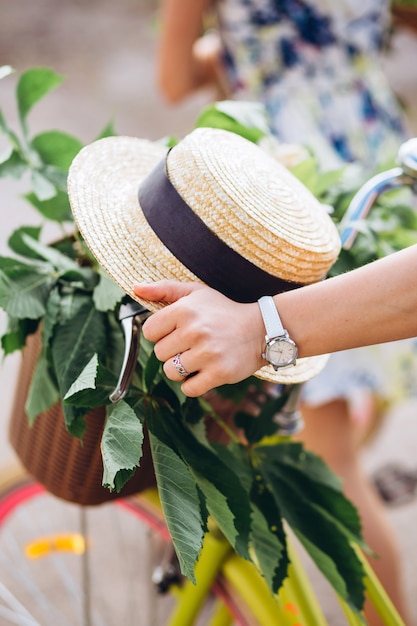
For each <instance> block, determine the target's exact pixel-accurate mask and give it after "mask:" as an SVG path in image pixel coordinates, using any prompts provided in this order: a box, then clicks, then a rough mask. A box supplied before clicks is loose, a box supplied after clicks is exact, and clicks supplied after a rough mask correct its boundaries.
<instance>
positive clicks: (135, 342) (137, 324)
mask: <svg viewBox="0 0 417 626" xmlns="http://www.w3.org/2000/svg"><path fill="white" fill-rule="evenodd" d="M150 315H151V311H149V310H148V309H146V308H145V307H144V306H143V305H142V304H139V302H135V301H134V300H131V301H130V302H127V303H126V304H122V305H121V307H120V311H119V322H120V324H121V326H122V329H123V334H124V339H125V350H124V355H123V363H122V367H121V370H120V374H119V380H118V381H117V385H116V387H115V389H114V391H112V393H111V394H110V396H109V399H110V401H111V402H113V403H115V402H119V400H121V399H122V398H124V397H125V395H126V393H127V391H128V389H129V386H130V383H131V382H132V377H133V374H134V371H135V368H136V363H137V360H138V355H139V348H140V330H141V328H142V324H143V323H144V321H145V320H147V319H148V317H149V316H150Z"/></svg>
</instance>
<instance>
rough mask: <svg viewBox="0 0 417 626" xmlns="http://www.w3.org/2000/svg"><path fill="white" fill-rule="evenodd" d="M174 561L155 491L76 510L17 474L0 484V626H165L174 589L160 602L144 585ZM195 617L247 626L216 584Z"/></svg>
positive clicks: (203, 622) (198, 625)
mask: <svg viewBox="0 0 417 626" xmlns="http://www.w3.org/2000/svg"><path fill="white" fill-rule="evenodd" d="M172 554H173V551H172V544H171V540H170V536H169V533H168V530H167V528H166V525H165V523H164V520H163V516H162V513H161V511H160V508H159V507H158V504H157V497H156V496H155V492H150V493H149V494H147V493H146V492H145V493H144V494H141V495H140V496H136V497H131V498H126V499H121V500H115V501H112V502H109V503H107V504H103V505H100V506H96V507H80V506H78V505H75V504H72V503H67V502H65V501H63V500H60V499H58V498H56V497H55V496H53V495H51V494H49V493H48V492H46V491H45V489H44V488H43V487H42V486H41V485H40V484H39V483H37V482H36V481H35V480H34V479H32V478H31V477H29V476H27V475H22V474H21V473H19V474H18V475H17V476H12V477H11V478H9V479H8V480H7V481H6V482H5V481H4V480H3V481H2V484H0V624H2V625H3V624H4V625H5V626H6V624H17V625H18V626H57V625H58V626H75V625H76V626H120V625H121V624H123V626H166V625H167V624H170V623H171V615H172V613H173V612H175V607H176V606H177V605H178V599H177V598H176V597H175V596H176V595H177V594H176V591H177V590H178V587H177V585H176V584H175V583H174V584H172V586H171V585H168V586H169V587H170V588H169V591H171V592H173V593H167V594H164V595H160V594H158V592H157V590H156V588H155V585H154V583H153V582H152V580H151V579H152V572H153V571H154V569H155V565H156V564H160V563H161V562H165V563H166V562H167V560H169V559H170V557H171V555H172ZM171 582H172V581H171ZM187 582H188V581H186V582H185V584H187ZM180 596H181V592H180ZM216 596H218V598H219V599H220V600H221V603H220V604H219V602H218V600H217V598H216ZM180 602H181V600H180ZM225 606H230V607H231V611H232V612H233V614H234V616H235V617H234V618H232V617H231V613H230V611H229V609H228V610H225ZM197 613H198V615H196V617H195V620H194V621H193V622H192V624H193V625H194V624H195V626H208V625H213V626H214V625H216V626H217V625H219V626H229V625H232V624H236V625H238V626H253V622H252V621H249V619H246V616H245V615H244V614H242V604H241V602H240V601H239V599H238V598H237V599H236V598H235V597H233V595H232V594H229V593H228V592H227V591H225V590H224V589H223V587H222V586H221V585H217V584H215V585H213V587H212V588H210V590H209V592H208V593H207V595H206V597H205V602H204V606H201V607H200V608H199V609H198V611H197ZM181 626H191V622H190V624H185V623H183V624H182V625H181Z"/></svg>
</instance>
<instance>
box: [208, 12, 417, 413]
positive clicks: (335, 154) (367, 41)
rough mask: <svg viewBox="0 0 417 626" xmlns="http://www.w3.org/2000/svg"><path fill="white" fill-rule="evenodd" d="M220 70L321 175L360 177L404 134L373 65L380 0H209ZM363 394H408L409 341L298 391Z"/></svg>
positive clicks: (413, 372)
mask: <svg viewBox="0 0 417 626" xmlns="http://www.w3.org/2000/svg"><path fill="white" fill-rule="evenodd" d="M216 6H217V12H218V20H219V35H220V38H221V40H222V43H223V48H224V54H223V61H224V68H225V72H226V75H227V79H228V82H229V84H230V87H231V91H232V95H233V97H234V98H235V99H242V100H252V101H260V102H262V103H264V105H265V106H266V109H267V111H268V113H269V116H270V120H271V125H272V131H273V132H274V133H275V134H276V135H277V137H278V139H279V140H281V141H283V142H286V143H298V144H303V145H307V146H309V147H310V148H311V149H312V150H313V151H314V153H315V154H316V156H317V157H318V159H319V161H320V162H321V164H322V166H323V168H324V169H329V168H334V167H337V166H338V165H340V164H341V163H345V162H352V161H359V162H360V163H361V165H362V166H363V167H365V168H369V171H370V172H371V171H374V170H375V167H376V166H377V165H379V164H381V165H383V164H384V163H386V162H388V161H389V160H391V159H392V158H393V157H394V156H395V155H396V152H397V150H398V147H399V145H400V144H401V143H402V141H403V140H404V139H405V138H406V130H405V128H404V123H403V119H402V114H401V110H400V108H399V106H398V104H397V101H396V99H395V97H394V95H393V94H392V92H391V90H390V88H389V86H388V83H387V80H386V78H385V76H384V74H383V72H382V70H381V68H380V65H379V60H378V55H379V53H380V51H381V49H382V48H383V46H384V45H385V43H386V41H385V37H386V33H387V32H388V29H389V23H390V3H389V2H387V1H385V0H337V1H336V0H306V1H303V0H217V2H216ZM361 390H372V391H373V392H376V393H377V394H378V395H380V396H383V397H384V398H385V399H391V400H394V399H395V400H397V399H398V398H400V397H404V396H405V395H410V394H417V343H416V341H415V340H406V341H402V342H395V343H394V344H384V345H381V346H372V347H369V348H360V349H357V350H349V351H346V352H339V353H336V354H334V355H332V356H331V358H330V361H329V365H328V366H327V367H326V368H325V369H324V371H323V372H322V373H321V374H319V376H317V377H316V378H315V379H314V380H312V381H309V382H308V383H307V384H306V385H305V389H304V399H305V401H306V402H309V403H310V404H323V403H325V402H327V401H330V400H333V399H336V398H340V397H346V398H348V399H352V398H355V397H358V395H360V391H361Z"/></svg>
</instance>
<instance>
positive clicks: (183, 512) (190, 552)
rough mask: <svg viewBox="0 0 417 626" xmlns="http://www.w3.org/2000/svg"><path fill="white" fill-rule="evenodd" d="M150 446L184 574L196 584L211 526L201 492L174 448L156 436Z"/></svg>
mask: <svg viewBox="0 0 417 626" xmlns="http://www.w3.org/2000/svg"><path fill="white" fill-rule="evenodd" d="M150 442H151V450H152V458H153V463H154V467H155V475H156V480H157V483H158V492H159V496H160V499H161V504H162V509H163V511H164V516H165V519H166V522H167V526H168V529H169V532H170V535H171V537H172V541H173V544H174V547H175V551H176V553H177V556H178V560H179V563H180V567H181V572H182V573H183V574H184V576H187V577H188V578H189V579H190V580H192V581H193V582H194V583H195V575H194V566H195V563H196V561H197V559H198V556H199V554H200V550H201V546H202V543H203V536H204V531H205V528H206V523H207V519H206V517H202V511H201V508H200V505H199V502H200V498H199V494H198V490H197V487H196V484H195V481H194V478H193V477H192V476H191V474H190V472H189V470H188V468H187V465H186V464H185V463H184V462H183V461H182V460H181V458H180V457H179V456H178V455H177V454H176V453H175V452H174V451H173V450H172V449H171V447H170V446H168V445H166V444H164V443H163V442H162V441H160V440H159V439H158V438H157V437H155V436H154V435H152V434H150Z"/></svg>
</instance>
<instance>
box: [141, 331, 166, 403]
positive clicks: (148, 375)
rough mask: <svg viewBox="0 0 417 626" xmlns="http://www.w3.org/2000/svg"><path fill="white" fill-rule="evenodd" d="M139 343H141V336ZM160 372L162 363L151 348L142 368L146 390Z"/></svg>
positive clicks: (157, 377)
mask: <svg viewBox="0 0 417 626" xmlns="http://www.w3.org/2000/svg"><path fill="white" fill-rule="evenodd" d="M141 345H143V339H142V337H141ZM161 372H162V363H161V361H159V360H158V359H157V358H156V356H155V352H154V351H153V350H152V351H151V353H150V354H149V357H148V359H147V361H146V365H145V368H144V370H143V386H144V389H145V390H146V391H149V390H150V389H151V388H152V386H153V385H154V383H155V380H156V379H159V378H160V375H161Z"/></svg>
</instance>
